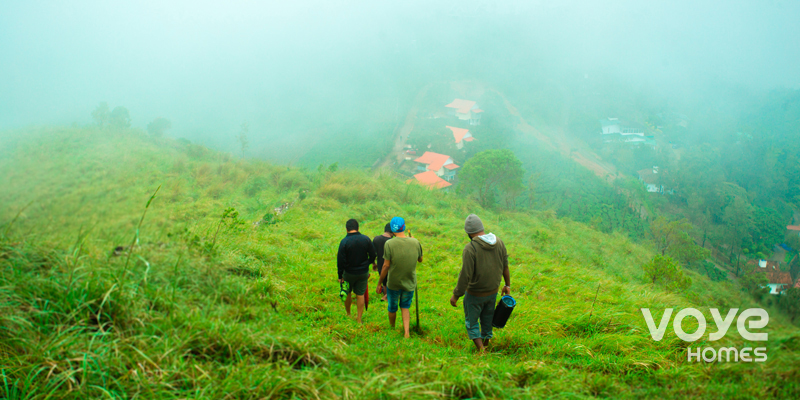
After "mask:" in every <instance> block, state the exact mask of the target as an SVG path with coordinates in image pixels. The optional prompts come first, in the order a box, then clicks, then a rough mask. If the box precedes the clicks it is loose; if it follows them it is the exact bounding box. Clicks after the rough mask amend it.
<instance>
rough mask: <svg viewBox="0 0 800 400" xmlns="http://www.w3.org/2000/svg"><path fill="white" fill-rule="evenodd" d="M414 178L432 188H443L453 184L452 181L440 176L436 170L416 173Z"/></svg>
mask: <svg viewBox="0 0 800 400" xmlns="http://www.w3.org/2000/svg"><path fill="white" fill-rule="evenodd" d="M414 178H415V179H416V180H417V182H419V183H421V184H423V185H425V186H428V187H429V188H431V189H441V188H445V187H448V186H450V185H451V183H450V182H448V181H446V180H444V179H442V178H440V177H439V176H437V175H436V172H433V171H425V172H423V173H419V174H416V175H414Z"/></svg>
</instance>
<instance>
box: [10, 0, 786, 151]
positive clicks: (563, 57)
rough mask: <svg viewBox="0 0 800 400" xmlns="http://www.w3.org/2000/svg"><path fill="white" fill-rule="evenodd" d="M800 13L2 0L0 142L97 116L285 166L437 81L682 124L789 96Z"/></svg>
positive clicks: (583, 4)
mask: <svg viewBox="0 0 800 400" xmlns="http://www.w3.org/2000/svg"><path fill="white" fill-rule="evenodd" d="M798 16H800V4H798V3H796V2H790V1H769V2H766V1H764V2H709V1H703V2H690V1H679V2H658V3H653V2H639V1H609V2H596V1H530V2H528V1H517V2H501V1H463V0H461V1H441V2H436V3H434V4H429V3H428V2H424V1H412V2H403V4H388V3H387V2H373V1H360V2H356V1H343V2H339V1H337V2H331V1H319V2H309V1H302V2H296V3H292V2H277V1H232V2H225V3H220V2H211V1H201V2H197V1H169V2H162V1H136V2H105V1H99V0H98V1H83V0H81V1H69V2H46V1H6V2H3V3H2V4H1V5H0V77H2V78H1V79H0V130H9V129H15V128H20V127H26V126H30V125H48V124H64V125H66V124H71V123H78V124H88V123H90V122H91V117H90V114H91V111H92V110H93V109H94V108H95V107H96V106H97V104H98V103H99V102H101V101H107V102H108V104H109V105H110V106H111V107H112V108H113V107H115V106H118V105H122V106H125V107H127V108H128V109H129V110H130V113H131V117H132V120H133V126H134V127H140V128H144V127H145V126H146V125H147V123H148V122H150V121H152V120H153V119H154V118H156V117H165V118H168V119H170V120H171V121H172V127H173V128H172V129H171V131H169V133H168V134H169V135H170V136H173V137H184V138H187V139H190V140H192V141H197V142H200V143H203V144H207V145H209V146H211V147H214V148H217V149H220V150H223V151H234V150H235V148H236V144H235V140H234V137H235V135H236V133H237V132H238V130H239V126H240V125H241V124H242V122H247V123H248V124H249V126H250V139H251V149H252V150H251V152H250V155H251V156H255V157H263V158H268V159H274V160H277V161H279V162H295V161H297V159H298V157H300V156H301V154H302V152H303V151H305V150H307V148H306V147H307V146H308V142H309V141H310V140H311V141H313V140H316V138H319V137H320V136H324V135H326V134H328V133H329V132H331V131H336V130H347V131H348V132H349V131H352V134H353V135H354V137H355V138H357V137H359V136H358V135H371V134H377V133H374V132H372V131H373V130H374V125H373V124H365V123H362V122H360V119H361V117H362V116H363V115H364V114H365V113H367V114H369V115H371V116H372V117H373V118H374V120H375V121H374V124H378V125H381V124H384V125H387V126H389V130H391V129H392V128H393V127H394V125H395V124H396V121H397V120H398V119H402V118H403V116H404V115H405V112H406V111H407V108H408V107H409V103H410V102H411V99H412V98H413V97H414V95H415V94H416V93H417V91H418V90H419V89H420V88H421V87H422V86H424V85H425V84H427V83H430V82H438V81H450V80H476V81H481V82H485V83H487V84H489V85H493V86H494V87H496V88H497V89H498V90H501V91H502V90H514V91H531V92H533V91H540V90H550V89H553V88H560V89H559V90H561V91H562V92H564V93H566V97H564V96H561V97H557V98H554V101H564V99H565V98H569V97H570V96H575V95H576V93H578V92H579V91H580V90H581V87H584V89H585V88H586V87H591V89H586V90H590V91H594V92H598V91H600V92H602V93H601V95H602V96H604V97H605V100H606V101H607V102H609V104H611V107H610V108H611V109H613V108H614V104H616V103H620V104H625V103H630V102H638V101H640V100H641V99H642V97H643V96H644V97H647V101H649V102H662V103H664V104H668V105H669V107H671V108H673V109H675V110H676V111H679V112H683V113H689V112H690V111H691V110H692V109H693V106H694V105H696V104H698V103H703V104H707V103H709V102H718V103H719V107H725V102H728V101H737V100H738V99H737V98H736V96H747V95H750V94H757V93H759V92H762V91H765V90H771V89H775V88H797V87H798V85H800V73H798V71H800V70H798V68H797V65H798V63H799V62H800V51H798V48H800V42H798V39H799V38H800V25H798V24H797V23H796V20H797V17H798ZM587 82H589V83H587ZM579 85H583V86H579ZM587 85H588V86H587ZM601 87H602V88H609V87H614V88H615V90H614V91H612V90H609V91H604V90H603V89H598V88H601ZM612 93H615V94H613V95H612ZM732 93H734V94H735V95H733V96H731V94H732ZM609 97H610V98H609ZM567 106H568V105H567ZM733 109H735V107H734V108H733ZM609 112H611V111H609ZM599 117H603V115H600V116H598V118H599ZM304 146H306V147H304Z"/></svg>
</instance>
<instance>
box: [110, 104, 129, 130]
mask: <svg viewBox="0 0 800 400" xmlns="http://www.w3.org/2000/svg"><path fill="white" fill-rule="evenodd" d="M109 124H110V125H111V126H112V127H114V128H130V127H131V115H130V113H129V112H128V109H127V108H125V107H123V106H116V107H114V109H113V110H111V115H110V118H109Z"/></svg>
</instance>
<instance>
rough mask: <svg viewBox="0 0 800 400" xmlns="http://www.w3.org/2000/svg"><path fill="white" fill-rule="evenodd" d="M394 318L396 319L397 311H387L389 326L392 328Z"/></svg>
mask: <svg viewBox="0 0 800 400" xmlns="http://www.w3.org/2000/svg"><path fill="white" fill-rule="evenodd" d="M396 320H397V313H396V312H390V313H389V326H391V327H392V328H394V322H395V321H396Z"/></svg>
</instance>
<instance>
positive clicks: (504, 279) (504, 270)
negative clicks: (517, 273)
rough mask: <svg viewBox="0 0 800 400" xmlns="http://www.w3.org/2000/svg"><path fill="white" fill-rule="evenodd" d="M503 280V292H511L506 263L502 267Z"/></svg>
mask: <svg viewBox="0 0 800 400" xmlns="http://www.w3.org/2000/svg"><path fill="white" fill-rule="evenodd" d="M503 281H505V284H506V285H505V286H503V294H504V295H507V294H511V271H509V270H508V265H506V267H505V268H504V269H503Z"/></svg>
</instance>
